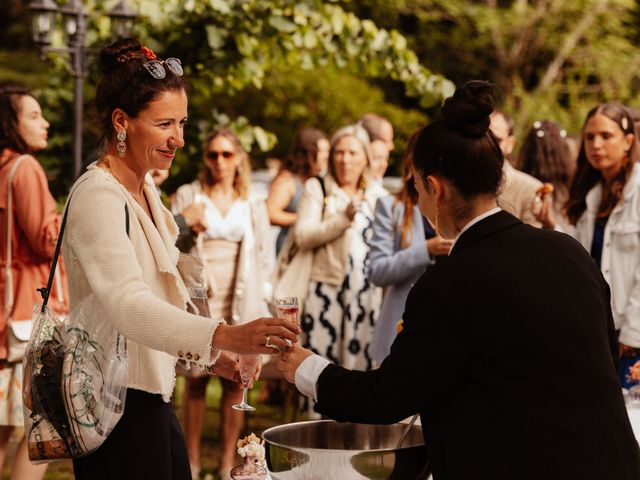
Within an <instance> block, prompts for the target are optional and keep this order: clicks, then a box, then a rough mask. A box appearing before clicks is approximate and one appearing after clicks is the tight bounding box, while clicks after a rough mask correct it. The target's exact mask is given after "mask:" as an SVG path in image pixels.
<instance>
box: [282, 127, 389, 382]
mask: <svg viewBox="0 0 640 480" xmlns="http://www.w3.org/2000/svg"><path fill="white" fill-rule="evenodd" d="M370 156H371V153H370V150H369V136H368V135H367V132H366V131H365V130H364V129H363V128H362V127H360V126H358V125H351V126H348V127H344V128H341V129H339V130H338V131H337V132H336V133H335V134H334V135H333V137H332V138H331V150H330V153H329V174H328V175H327V176H326V177H325V179H324V188H323V187H322V185H321V183H320V182H319V181H318V179H315V178H311V179H309V180H307V182H306V183H305V189H304V193H303V194H302V199H301V200H300V205H299V206H298V221H297V223H296V224H295V227H294V232H295V233H294V234H295V239H296V242H297V244H298V246H299V247H300V249H313V250H315V253H314V257H313V264H312V267H311V277H310V279H311V283H310V286H309V293H308V295H307V298H306V300H305V302H304V309H303V315H302V321H301V326H302V330H303V332H304V335H303V339H302V341H303V344H304V346H305V347H307V348H311V349H312V350H313V351H315V352H318V353H321V354H322V355H325V356H327V357H328V358H330V359H331V360H332V361H334V362H336V363H337V364H339V365H344V366H346V367H348V368H356V369H360V370H367V369H370V368H371V367H372V359H371V354H370V352H369V344H370V342H371V336H372V333H373V329H374V327H375V324H376V320H377V317H378V311H379V308H380V303H381V293H382V292H381V289H380V288H378V287H376V286H374V285H373V284H372V283H371V282H370V281H369V278H368V276H369V262H370V251H369V242H370V240H371V236H372V234H373V228H372V224H373V212H374V207H375V202H376V200H377V199H378V198H379V197H380V196H381V195H383V194H384V189H383V188H382V187H380V186H379V185H377V184H372V183H371V182H370V181H369V179H368V178H367V172H366V169H367V165H368V163H369V158H370ZM323 190H324V191H323ZM325 192H326V195H325Z"/></svg>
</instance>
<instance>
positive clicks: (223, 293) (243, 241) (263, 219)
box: [172, 128, 274, 478]
mask: <svg viewBox="0 0 640 480" xmlns="http://www.w3.org/2000/svg"><path fill="white" fill-rule="evenodd" d="M204 147H205V148H204V165H203V168H202V170H201V172H200V176H199V179H198V180H196V181H195V182H193V183H190V184H188V185H183V186H182V187H180V188H179V189H178V191H177V192H176V199H175V202H174V204H173V206H172V209H173V212H174V214H177V213H180V212H182V211H183V210H184V209H186V208H188V207H189V206H190V205H193V204H194V203H201V204H203V205H204V216H205V220H206V225H207V229H206V230H205V231H204V232H203V233H201V234H200V235H199V236H198V239H197V242H196V247H195V251H196V252H195V253H196V254H197V255H198V256H199V257H201V258H202V259H203V261H204V263H205V272H206V276H207V283H208V288H209V307H210V309H211V314H212V316H213V317H214V318H224V319H225V320H226V321H227V322H228V323H231V324H238V323H245V322H247V321H249V320H251V319H252V318H255V315H257V316H262V315H267V312H268V310H267V303H266V301H265V298H267V294H268V291H267V290H268V283H267V278H268V275H269V271H270V269H271V263H272V262H273V260H272V259H273V257H274V253H273V246H272V243H271V242H270V241H269V216H268V214H267V209H266V206H265V204H264V202H263V201H252V200H250V199H249V186H250V174H251V165H250V163H249V156H248V155H247V152H246V151H245V150H244V148H243V147H242V144H241V143H240V139H239V138H238V137H237V135H236V134H235V133H233V132H232V131H231V130H229V129H226V128H221V129H219V130H216V131H214V132H212V133H211V134H210V135H209V136H208V137H207V139H206V141H205V144H204ZM208 381H209V377H208V376H200V377H194V376H189V377H188V378H187V385H186V389H185V396H184V415H185V436H186V438H187V448H188V450H189V458H190V462H191V469H192V472H193V475H194V478H197V476H198V472H199V470H200V468H201V461H200V438H201V436H202V428H203V424H204V413H205V408H206V399H205V393H206V387H207V383H208ZM221 381H222V390H223V393H222V404H221V408H220V414H221V422H220V429H221V432H220V434H221V435H220V436H221V439H222V449H221V453H220V455H221V456H220V464H219V465H220V467H219V468H220V472H221V475H222V476H223V478H224V476H225V475H228V471H229V470H230V469H231V467H232V466H233V462H234V459H235V450H236V441H237V439H238V436H239V435H240V431H241V430H242V425H243V418H244V416H243V413H242V412H240V411H236V410H233V409H232V408H231V405H234V404H236V403H240V400H241V398H242V389H241V386H240V384H238V383H236V382H231V381H228V380H224V379H222V380H221Z"/></svg>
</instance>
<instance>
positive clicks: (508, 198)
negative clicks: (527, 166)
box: [498, 160, 542, 227]
mask: <svg viewBox="0 0 640 480" xmlns="http://www.w3.org/2000/svg"><path fill="white" fill-rule="evenodd" d="M502 173H503V178H502V188H501V190H500V192H499V194H498V205H499V206H500V208H502V209H503V210H506V211H507V212H509V213H510V214H512V215H515V216H516V217H518V218H519V219H520V220H522V221H523V222H524V223H528V224H529V225H533V226H534V227H541V226H542V224H541V223H540V222H539V221H538V220H537V219H536V217H535V215H534V214H533V211H532V209H531V206H532V204H533V200H534V199H535V197H536V192H537V191H538V189H539V188H540V187H542V182H541V181H540V180H538V179H536V178H534V177H532V176H531V175H528V174H526V173H524V172H521V171H520V170H516V169H515V168H513V167H512V166H511V164H510V163H509V161H508V160H505V161H504V167H503V169H502Z"/></svg>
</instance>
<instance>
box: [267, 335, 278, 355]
mask: <svg viewBox="0 0 640 480" xmlns="http://www.w3.org/2000/svg"><path fill="white" fill-rule="evenodd" d="M264 346H265V347H267V348H273V349H274V350H277V351H278V352H279V351H280V347H278V346H277V345H274V344H273V343H271V335H267V341H266V342H265V344H264Z"/></svg>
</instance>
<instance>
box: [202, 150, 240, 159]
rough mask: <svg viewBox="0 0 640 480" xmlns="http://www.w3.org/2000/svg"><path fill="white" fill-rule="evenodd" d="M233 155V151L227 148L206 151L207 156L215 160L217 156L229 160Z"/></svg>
mask: <svg viewBox="0 0 640 480" xmlns="http://www.w3.org/2000/svg"><path fill="white" fill-rule="evenodd" d="M234 155H235V153H233V152H230V151H228V150H225V151H222V152H216V151H214V150H211V151H210V152H207V158H208V159H209V160H217V159H218V157H220V156H222V158H224V159H225V160H229V159H230V158H233V156H234Z"/></svg>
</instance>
